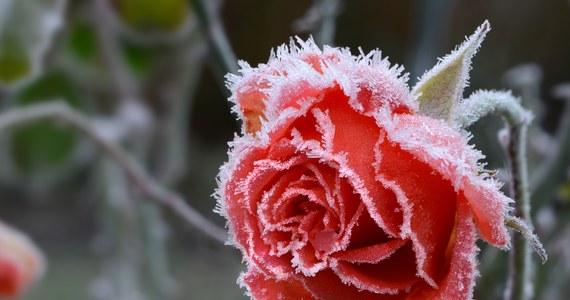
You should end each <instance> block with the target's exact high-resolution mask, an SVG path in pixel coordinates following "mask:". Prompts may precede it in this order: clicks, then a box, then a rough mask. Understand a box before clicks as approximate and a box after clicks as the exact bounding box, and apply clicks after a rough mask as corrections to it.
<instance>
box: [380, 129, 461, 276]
mask: <svg viewBox="0 0 570 300" xmlns="http://www.w3.org/2000/svg"><path fill="white" fill-rule="evenodd" d="M380 149H381V153H382V159H381V160H380V162H379V164H378V167H377V172H378V177H377V179H378V181H379V182H380V183H381V184H382V185H384V186H386V187H388V188H390V189H392V190H393V191H394V192H395V193H396V195H397V196H398V199H399V201H400V202H401V203H402V206H403V207H404V220H405V221H404V224H403V225H402V238H410V239H411V240H412V242H413V246H414V251H415V254H416V257H417V262H418V263H417V264H418V270H417V274H418V276H420V277H421V278H423V279H425V280H426V282H428V283H429V284H430V285H432V286H433V287H437V283H436V282H437V281H438V280H439V278H440V277H441V275H442V274H443V273H444V270H443V269H442V266H444V265H445V264H446V261H445V260H446V258H445V249H446V248H447V245H448V243H449V240H450V237H451V234H452V229H453V224H454V221H455V210H456V202H457V197H456V193H455V191H454V189H453V186H452V185H451V183H450V182H449V181H448V180H445V179H443V178H442V176H441V175H440V174H439V173H437V172H433V168H432V167H431V166H429V165H428V164H426V163H423V162H421V161H418V160H417V159H416V158H415V157H414V156H413V155H412V154H410V153H409V152H406V151H403V150H402V149H400V148H399V147H398V145H397V144H392V143H391V142H389V141H388V140H387V141H386V142H385V143H383V144H382V145H381V146H380Z"/></svg>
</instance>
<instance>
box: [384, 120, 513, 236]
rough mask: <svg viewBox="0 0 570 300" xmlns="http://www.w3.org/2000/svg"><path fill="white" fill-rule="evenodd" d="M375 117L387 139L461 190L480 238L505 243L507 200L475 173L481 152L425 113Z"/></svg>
mask: <svg viewBox="0 0 570 300" xmlns="http://www.w3.org/2000/svg"><path fill="white" fill-rule="evenodd" d="M377 120H378V122H379V124H380V125H381V126H383V127H384V128H386V133H387V136H388V139H389V140H391V141H393V142H396V143H398V144H399V145H400V147H401V148H402V149H403V150H405V151H407V152H409V153H411V154H412V155H413V157H415V158H416V159H417V160H419V161H421V162H424V163H426V164H428V165H429V166H430V167H431V168H432V169H434V170H435V171H437V172H438V173H439V174H441V176H443V178H444V179H447V180H449V181H450V182H451V184H452V185H453V187H454V188H455V190H456V191H457V192H459V191H463V193H464V194H465V197H466V198H467V201H468V203H469V206H470V207H471V210H472V212H473V216H474V218H475V224H476V225H477V228H478V229H479V233H480V235H481V237H482V238H483V239H484V240H486V241H487V242H489V243H491V244H493V245H495V246H499V247H508V243H509V240H510V238H509V233H508V230H507V228H506V227H505V225H504V224H505V223H504V216H505V215H506V214H507V211H508V209H509V202H510V201H511V200H510V199H509V198H507V197H506V196H504V195H503V194H502V193H501V192H500V191H499V187H498V185H497V184H496V183H495V182H494V181H493V180H492V179H490V178H489V179H484V178H482V177H480V176H479V175H478V172H479V169H480V168H479V166H478V165H477V161H478V160H479V159H481V158H483V156H482V155H481V153H480V152H478V151H476V150H474V149H473V148H472V147H471V146H469V145H468V144H467V139H466V138H464V137H462V136H461V135H460V133H459V132H457V131H455V130H453V129H452V128H451V127H449V126H448V125H447V124H446V123H444V122H443V121H439V120H436V119H432V118H429V117H425V116H420V115H408V114H401V115H394V116H393V119H392V117H390V116H386V115H384V116H383V117H381V116H380V115H379V116H377Z"/></svg>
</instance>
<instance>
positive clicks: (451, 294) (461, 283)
mask: <svg viewBox="0 0 570 300" xmlns="http://www.w3.org/2000/svg"><path fill="white" fill-rule="evenodd" d="M457 206H458V207H457V225H456V226H457V227H456V235H455V241H454V245H453V248H451V251H450V253H449V254H450V256H451V262H450V266H449V271H447V273H446V276H445V277H444V278H443V279H442V280H441V281H440V283H439V289H430V288H429V287H427V286H426V285H424V286H423V287H422V286H418V287H414V289H413V290H412V293H411V295H410V299H442V300H444V299H472V298H473V288H474V286H475V277H477V275H478V272H477V269H476V267H477V257H476V256H477V252H478V250H479V249H478V248H477V246H476V244H475V242H476V240H477V235H476V231H475V225H474V224H473V220H472V218H471V216H472V214H471V212H470V208H469V205H468V203H467V202H465V201H459V203H458V204H457Z"/></svg>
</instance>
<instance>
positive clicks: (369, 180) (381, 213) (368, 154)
mask: <svg viewBox="0 0 570 300" xmlns="http://www.w3.org/2000/svg"><path fill="white" fill-rule="evenodd" d="M347 102H348V99H347V96H345V95H344V94H343V93H342V92H341V91H340V90H338V89H337V90H331V91H330V92H329V93H328V94H327V95H326V97H325V99H324V100H323V101H322V102H321V103H319V104H318V105H317V106H316V107H317V108H319V109H321V110H322V111H327V112H328V115H329V117H330V119H331V122H332V123H333V124H342V126H336V128H335V132H334V139H333V141H332V143H333V145H332V147H333V149H331V150H332V151H333V153H336V154H339V155H341V154H342V155H345V157H346V160H347V161H346V164H347V167H348V168H349V169H350V170H351V171H352V172H353V173H352V174H345V176H347V178H348V179H349V180H352V181H353V185H354V186H355V190H356V191H357V192H358V193H359V194H360V197H361V199H362V202H364V204H365V205H366V207H367V209H368V211H369V212H370V214H371V216H372V218H373V219H374V220H375V221H376V222H377V224H378V226H380V227H381V228H382V229H384V230H385V231H386V232H387V233H388V234H390V235H392V236H396V235H397V232H398V228H399V226H400V225H401V223H402V213H401V212H399V208H400V206H399V204H398V203H397V201H396V198H395V197H394V195H393V193H391V192H390V191H388V190H386V189H384V188H383V187H382V186H380V185H379V184H377V182H376V180H375V175H376V174H375V171H374V167H373V164H372V162H373V159H374V156H375V153H374V147H373V145H375V144H376V142H377V141H378V140H379V139H380V135H381V129H379V128H378V126H377V125H376V122H375V120H374V119H373V118H371V117H367V116H364V115H362V114H360V113H358V112H356V111H355V110H354V109H353V108H352V107H351V106H350V105H348V103H347ZM379 199H381V201H380V200H379Z"/></svg>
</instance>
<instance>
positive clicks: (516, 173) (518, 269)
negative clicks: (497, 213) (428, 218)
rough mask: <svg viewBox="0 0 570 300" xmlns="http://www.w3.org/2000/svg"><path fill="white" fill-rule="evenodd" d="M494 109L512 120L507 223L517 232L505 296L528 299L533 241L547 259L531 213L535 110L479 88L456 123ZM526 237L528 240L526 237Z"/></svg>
mask: <svg viewBox="0 0 570 300" xmlns="http://www.w3.org/2000/svg"><path fill="white" fill-rule="evenodd" d="M490 113H501V114H502V115H503V116H504V117H505V119H506V120H507V122H508V124H509V129H510V140H509V144H508V146H507V156H508V159H509V165H510V168H511V174H512V178H513V179H512V185H511V196H512V197H513V199H514V200H515V201H514V207H513V208H514V216H515V217H511V216H509V217H507V219H506V225H507V226H509V227H511V228H513V229H515V230H516V231H518V232H519V233H521V234H516V233H515V232H513V237H512V243H511V251H510V253H509V255H510V260H509V275H508V280H507V288H506V289H505V295H504V296H505V299H509V300H527V299H530V298H532V296H533V293H534V265H533V261H532V259H531V256H530V254H531V247H530V245H532V246H533V247H534V249H535V250H536V252H537V254H538V255H539V256H540V257H541V258H542V259H543V261H545V260H546V253H545V252H544V249H543V247H542V245H541V244H540V242H539V241H538V238H537V237H536V235H534V234H532V231H533V226H532V220H531V216H530V191H529V180H528V166H527V155H526V149H527V144H526V143H527V131H528V125H529V123H530V121H531V120H532V114H531V113H530V112H529V111H527V110H526V109H524V108H523V107H522V105H521V104H520V101H519V100H518V99H517V98H515V97H513V95H512V94H511V93H510V92H497V91H478V92H475V93H473V94H472V95H471V96H470V97H469V98H468V99H465V100H464V101H463V102H462V103H461V104H460V105H458V106H457V107H456V108H455V109H454V111H453V124H454V125H455V126H456V127H458V128H466V127H468V126H470V125H472V124H473V123H475V122H476V121H477V120H479V119H480V118H482V117H484V116H486V115H488V114H490ZM525 224H526V225H525ZM525 239H526V240H525Z"/></svg>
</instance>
